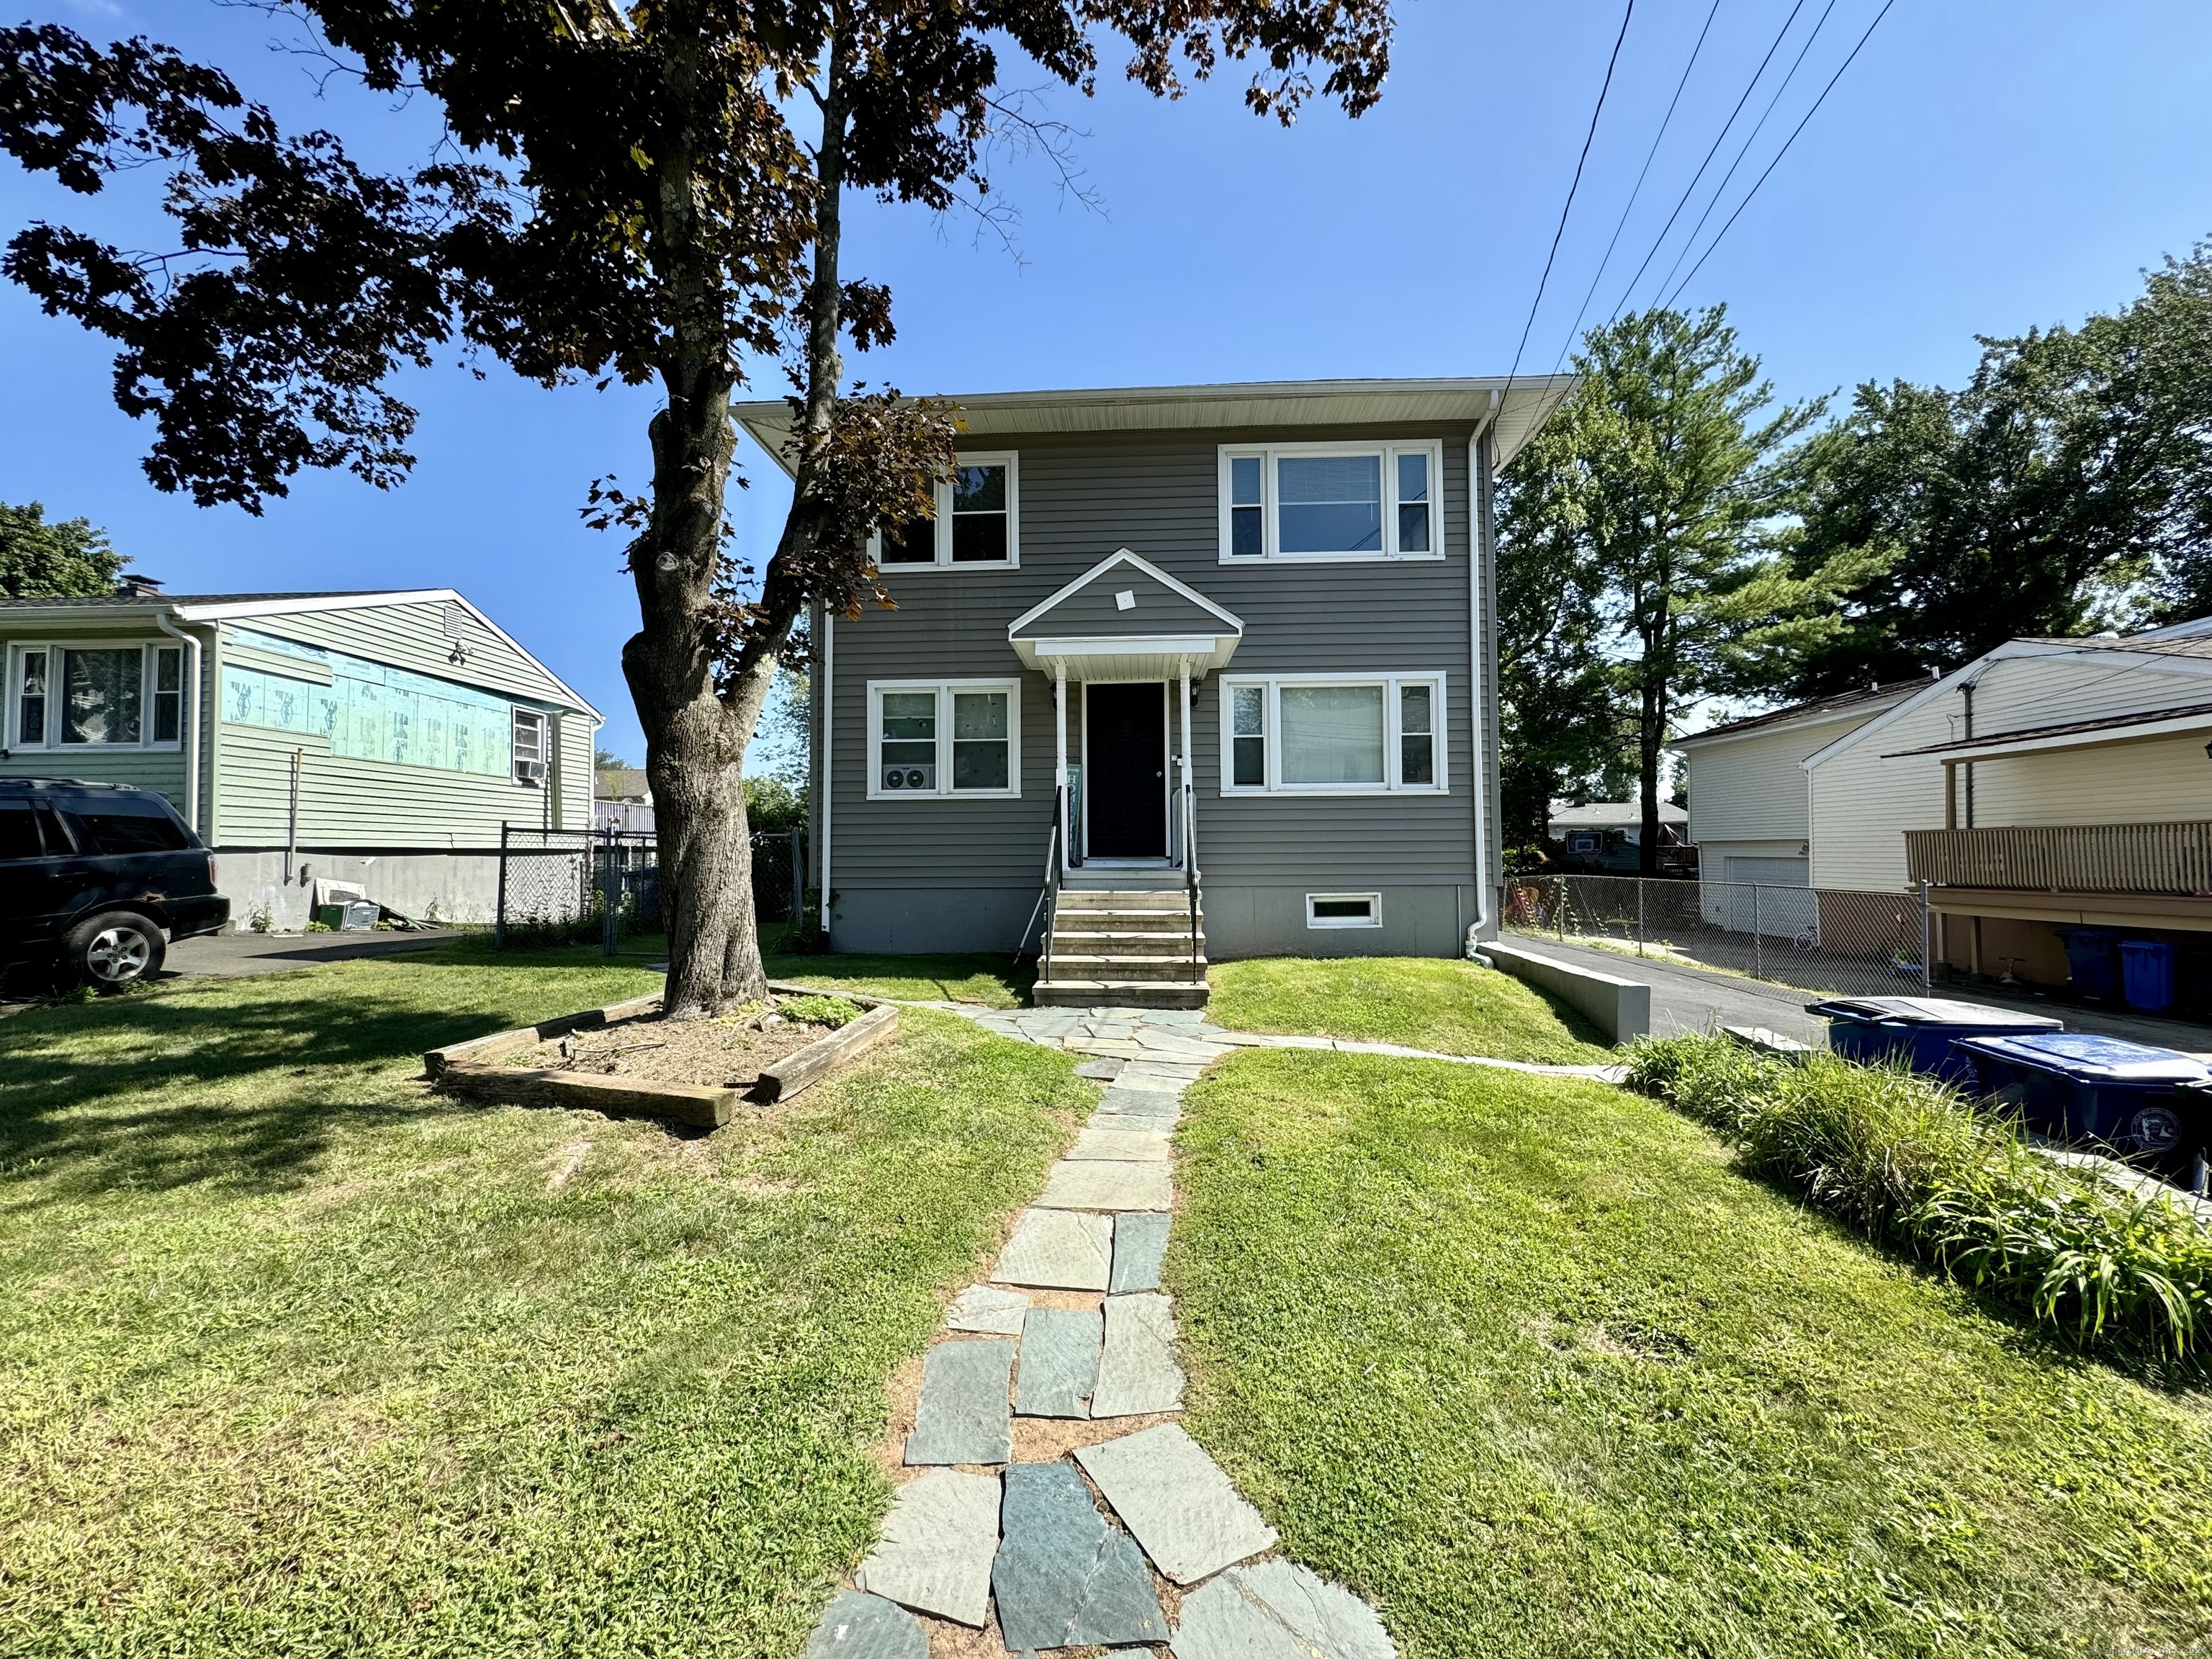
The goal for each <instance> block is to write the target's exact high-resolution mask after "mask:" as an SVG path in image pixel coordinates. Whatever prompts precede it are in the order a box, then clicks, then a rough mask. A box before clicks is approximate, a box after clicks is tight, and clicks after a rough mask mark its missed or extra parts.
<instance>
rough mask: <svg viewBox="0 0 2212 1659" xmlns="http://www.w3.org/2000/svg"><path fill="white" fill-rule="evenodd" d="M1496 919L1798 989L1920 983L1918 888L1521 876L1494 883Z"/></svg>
mask: <svg viewBox="0 0 2212 1659" xmlns="http://www.w3.org/2000/svg"><path fill="white" fill-rule="evenodd" d="M1502 916H1503V921H1504V927H1506V928H1507V930H1509V931H1510V932H1513V933H1528V934H1533V935H1536V936H1539V937H1541V938H1546V939H1556V940H1558V941H1559V942H1560V943H1562V944H1568V945H1592V946H1595V947H1597V948H1600V949H1602V950H1610V951H1619V952H1620V953H1622V954H1623V955H1626V956H1629V957H1647V958H1649V957H1656V958H1658V959H1659V960H1662V961H1672V962H1678V963H1681V964H1682V965H1684V966H1686V967H1692V968H1717V969H1723V970H1724V971H1726V972H1730V973H1739V974H1748V975H1752V976H1753V977H1754V978H1757V979H1765V980H1773V981H1778V982H1779V983H1781V984H1784V985H1794V986H1796V987H1799V988H1801V989H1802V990H1807V991H1814V992H1823V993H1828V994H1838V995H1844V996H1878V995H1882V994H1898V993H1900V992H1909V991H1911V990H1912V989H1915V988H1919V987H1925V986H1926V985H1927V983H1928V976H1927V969H1926V966H1925V964H1926V963H1927V959H1928V957H1927V945H1928V927H1929V921H1928V907H1927V903H1926V900H1925V897H1924V896H1923V895H1922V894H1918V893H1873V892H1857V891H1851V890H1844V889H1838V888H1826V887H1819V888H1816V887H1773V886H1768V885H1766V884H1764V883H1759V882H1745V881H1702V880H1699V881H1680V880H1674V881H1670V880H1665V879H1658V880H1655V879H1652V878H1649V877H1644V876H1523V877H1516V878H1511V879H1510V880H1508V881H1507V883H1506V884H1505V896H1504V910H1503V912H1502Z"/></svg>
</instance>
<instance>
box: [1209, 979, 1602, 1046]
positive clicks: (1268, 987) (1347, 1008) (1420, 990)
mask: <svg viewBox="0 0 2212 1659" xmlns="http://www.w3.org/2000/svg"><path fill="white" fill-rule="evenodd" d="M1206 979H1207V981H1208V982H1209V983H1211V984H1212V987H1213V994H1212V999H1211V1000H1210V1001H1209V1003H1208V1004H1207V1013H1206V1018H1208V1019H1209V1020H1211V1021H1212V1022H1213V1023H1214V1024H1217V1025H1221V1026H1225V1027H1226V1028H1227V1029H1229V1030H1232V1031H1279V1032H1286V1033H1295V1034H1299V1035H1304V1036H1337V1037H1351V1038H1353V1039H1355V1040H1357V1041H1359V1042H1396V1043H1401V1044H1403V1045H1404V1046H1405V1047H1407V1048H1426V1049H1428V1050H1429V1051H1430V1052H1431V1053H1432V1054H1487V1055H1489V1056H1490V1057H1491V1058H1492V1059H1494V1060H1538V1061H1541V1062H1544V1063H1547V1064H1551V1065H1563V1066H1583V1065H1590V1064H1593V1063H1598V1062H1602V1061H1605V1060H1612V1059H1614V1058H1616V1056H1615V1055H1614V1054H1613V1053H1612V1051H1611V1049H1610V1048H1608V1047H1607V1045H1606V1042H1605V1038H1604V1036H1603V1035H1602V1034H1601V1033H1600V1032H1599V1031H1598V1030H1596V1028H1595V1027H1594V1026H1592V1025H1591V1024H1589V1021H1587V1020H1585V1019H1584V1018H1583V1017H1582V1016H1581V1015H1580V1014H1577V1013H1576V1012H1574V1011H1573V1010H1572V1009H1571V1008H1569V1007H1567V1006H1565V1004H1563V1003H1556V1002H1553V1001H1552V1000H1550V999H1549V998H1547V997H1546V996H1545V995H1544V994H1542V993H1541V992H1540V991H1537V990H1534V988H1532V987H1529V986H1528V985H1524V984H1523V983H1522V981H1519V980H1517V979H1515V978H1513V977H1512V976H1511V975H1509V974H1502V973H1499V972H1498V970H1497V969H1492V968H1483V967H1479V966H1477V965H1476V964H1475V963H1471V962H1456V961H1452V960H1449V959H1448V958H1445V957H1341V958H1339V959H1336V960H1334V961H1321V962H1317V961H1312V960H1310V959H1308V958H1305V957H1266V958H1263V959H1261V960H1259V961H1254V962H1225V963H1219V964H1218V965H1216V966H1215V967H1213V968H1212V969H1208V970H1207V973H1206Z"/></svg>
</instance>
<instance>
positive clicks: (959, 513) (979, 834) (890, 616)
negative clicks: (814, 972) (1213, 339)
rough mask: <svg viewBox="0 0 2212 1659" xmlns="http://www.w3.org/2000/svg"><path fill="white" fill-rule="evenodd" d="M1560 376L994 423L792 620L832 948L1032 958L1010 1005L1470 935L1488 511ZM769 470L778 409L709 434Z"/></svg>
mask: <svg viewBox="0 0 2212 1659" xmlns="http://www.w3.org/2000/svg"><path fill="white" fill-rule="evenodd" d="M1570 386H1571V381H1570V380H1567V379H1565V378H1553V377H1534V378H1529V379H1516V380H1513V381H1511V382H1510V384H1509V383H1508V382H1506V381H1504V380H1488V379H1454V380H1326V381H1301V382H1277V383H1265V384H1258V385H1244V386H1170V387H1146V388H1138V389H1133V390H1114V391H1083V392H1034V393H1030V392H1021V393H995V394H991V395H987V396H981V397H965V398H957V399H955V400H954V401H955V402H956V403H957V406H958V408H959V410H960V412H961V415H962V418H963V422H964V430H963V435H962V441H961V447H960V453H959V457H958V466H957V471H956V475H955V477H954V478H953V480H952V481H951V483H947V484H945V485H942V486H940V487H939V492H938V501H937V513H936V517H935V519H934V520H933V521H924V522H921V523H919V524H917V525H915V526H912V527H911V528H910V529H909V530H908V531H906V532H902V533H900V534H897V535H895V536H890V537H884V538H878V541H877V543H876V544H875V546H874V548H873V553H874V556H875V558H876V560H877V562H878V564H879V565H880V567H881V568H882V571H883V575H884V586H885V587H886V589H887V590H888V591H889V592H890V595H891V596H892V598H893V599H894V600H895V601H896V609H890V610H885V609H878V608H872V609H870V610H869V611H866V614H864V615H862V616H861V617H858V618H847V617H829V616H823V615H819V614H817V616H816V617H814V618H813V626H814V629H815V630H816V638H817V640H818V641H819V652H820V658H821V663H820V667H819V671H818V674H817V688H818V690H817V696H816V698H815V709H816V714H815V720H816V729H815V732H814V745H815V750H814V753H815V768H814V799H813V802H812V805H813V835H814V848H813V854H814V860H815V866H814V867H815V869H816V871H817V874H818V876H819V877H820V884H821V888H822V907H823V910H822V921H823V925H824V927H826V929H827V930H828V932H829V937H830V939H831V941H832V943H833V945H835V947H836V948H837V949H839V950H842V951H899V952H920V951H978V950H1004V951H1015V950H1018V949H1020V948H1024V947H1025V946H1026V947H1029V948H1035V949H1037V950H1039V951H1040V954H1041V955H1042V957H1044V963H1043V974H1042V982H1041V984H1040V987H1039V990H1038V993H1037V997H1038V1000H1039V1001H1040V1002H1060V1003H1071V1002H1075V1003H1089V1002H1126V1001H1131V1000H1151V1001H1156V1002H1160V1001H1164V1002H1171V1003H1180V1004H1185V1005H1188V1004H1191V1003H1194V1002H1197V1001H1200V1000H1202V999H1203V994H1204V993H1203V986H1204V964H1205V961H1206V957H1207V956H1208V955H1209V954H1210V955H1212V957H1222V958H1226V957H1249V956H1258V955H1279V954H1308V955H1343V954H1349V953H1353V952H1362V953H1378V954H1380V953H1393V954H1419V955H1432V956H1455V955H1458V954H1459V953H1461V952H1462V951H1463V950H1464V949H1465V948H1466V945H1467V941H1468V939H1469V937H1470V935H1482V934H1486V933H1489V932H1490V931H1491V930H1492V928H1494V927H1495V924H1496V917H1495V914H1494V911H1495V899H1494V894H1495V891H1496V885H1495V881H1496V873H1497V871H1498V842H1497V828H1496V826H1497V823H1498V813H1497V810H1496V805H1495V801H1496V791H1497V749H1496V739H1497V720H1496V699H1497V688H1496V672H1497V653H1496V641H1495V621H1494V607H1493V603H1492V596H1493V592H1494V582H1493V580H1492V573H1493V562H1492V539H1491V489H1492V481H1493V479H1494V478H1495V477H1496V475H1497V472H1498V469H1499V468H1500V467H1502V466H1503V465H1505V464H1506V462H1507V461H1509V460H1510V459H1511V457H1512V455H1513V453H1515V451H1516V450H1517V449H1518V448H1519V447H1520V446H1521V445H1522V443H1523V442H1525V441H1526V440H1527V439H1528V436H1529V435H1530V434H1531V433H1532V432H1534V429H1535V428H1536V427H1537V426H1538V425H1539V424H1540V423H1541V422H1542V421H1543V419H1544V418H1545V417H1546V416H1547V415H1548V414H1549V413H1550V412H1551V411H1552V410H1553V409H1554V408H1555V407H1557V405H1558V404H1559V401H1560V399H1561V398H1563V397H1564V396H1565V393H1566V392H1567V390H1568V389H1569V387H1570ZM737 413H738V418H739V420H740V421H741V422H742V423H743V424H744V427H745V428H746V429H747V430H748V431H749V432H750V433H751V435H753V436H754V437H755V438H756V439H757V441H759V442H760V443H761V445H762V446H763V448H764V449H765V450H766V451H767V452H768V453H769V455H770V456H772V457H774V458H775V459H777V460H778V462H779V464H781V463H782V462H783V460H784V453H783V445H784V441H785V438H786V436H787V431H788V422H789V419H790V416H789V410H788V405H787V404H782V403H780V402H779V403H772V404H771V403H761V404H744V405H741V406H740V407H739V409H738V411H737Z"/></svg>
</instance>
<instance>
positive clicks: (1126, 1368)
mask: <svg viewBox="0 0 2212 1659" xmlns="http://www.w3.org/2000/svg"><path fill="white" fill-rule="evenodd" d="M1105 1311H1106V1347H1105V1352H1103V1354H1102V1355H1101V1357H1100V1358H1099V1361H1098V1389H1097V1393H1096V1394H1095V1395H1092V1396H1091V1415H1092V1416H1093V1417H1141V1416H1143V1415H1144V1414H1146V1413H1148V1412H1171V1411H1176V1410H1178V1409H1180V1408H1181V1407H1182V1366H1181V1365H1179V1364H1176V1331H1175V1304H1173V1303H1172V1302H1170V1300H1169V1299H1168V1298H1167V1297H1164V1296H1158V1295H1155V1294H1152V1293H1149V1292H1147V1293H1144V1294H1139V1295H1134V1296H1109V1297H1107V1298H1106V1310H1105Z"/></svg>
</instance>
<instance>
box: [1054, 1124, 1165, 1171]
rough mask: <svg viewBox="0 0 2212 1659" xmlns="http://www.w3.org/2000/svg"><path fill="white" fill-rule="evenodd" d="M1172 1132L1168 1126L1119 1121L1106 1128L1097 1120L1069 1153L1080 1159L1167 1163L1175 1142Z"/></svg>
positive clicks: (1109, 1162)
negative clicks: (1135, 1125)
mask: <svg viewBox="0 0 2212 1659" xmlns="http://www.w3.org/2000/svg"><path fill="white" fill-rule="evenodd" d="M1171 1133H1172V1131H1170V1130H1167V1129H1124V1128H1121V1127H1119V1126H1118V1125H1116V1124H1109V1125H1107V1126H1106V1127H1103V1128H1102V1127H1100V1126H1099V1125H1097V1124H1096V1123H1093V1124H1091V1125H1090V1126H1089V1127H1086V1128H1085V1130H1084V1131H1083V1133H1081V1134H1079V1135H1078V1136H1076V1137H1075V1144H1074V1145H1073V1146H1070V1147H1069V1148H1068V1149H1067V1156H1068V1157H1069V1158H1072V1159H1073V1160H1075V1161H1077V1162H1097V1163H1105V1164H1164V1163H1166V1162H1167V1161H1168V1156H1169V1152H1170V1146H1171V1145H1172V1142H1171V1141H1170V1134H1171Z"/></svg>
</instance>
